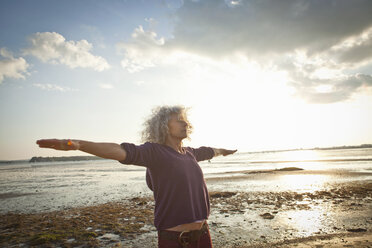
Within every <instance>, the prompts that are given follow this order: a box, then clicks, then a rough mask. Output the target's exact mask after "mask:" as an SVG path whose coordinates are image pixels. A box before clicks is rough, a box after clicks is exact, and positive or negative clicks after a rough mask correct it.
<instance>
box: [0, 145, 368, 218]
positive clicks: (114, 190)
mask: <svg viewBox="0 0 372 248" xmlns="http://www.w3.org/2000/svg"><path fill="white" fill-rule="evenodd" d="M199 164H200V166H201V168H202V170H203V173H204V177H205V179H206V182H207V186H208V189H209V191H248V192H249V191H251V192H259V191H297V192H300V191H315V190H321V189H324V188H326V187H327V185H329V184H332V183H333V184H334V183H343V182H353V181H363V180H372V148H358V149H332V150H316V149H312V150H289V151H268V152H241V153H236V154H233V155H230V156H226V157H223V156H220V157H216V158H213V159H212V160H210V161H203V162H200V163H199ZM289 167H295V168H301V169H303V170H304V171H309V172H310V173H305V174H301V175H299V174H291V173H289V174H288V173H283V174H281V173H276V174H275V175H272V174H270V173H267V172H268V171H275V170H279V169H283V168H289ZM145 171H146V169H145V168H143V167H140V166H133V165H123V164H120V163H119V162H117V161H113V160H91V161H89V160H88V161H74V162H36V163H29V162H28V161H23V162H22V161H20V162H16V163H14V162H13V163H1V164H0V214H5V213H9V212H15V213H35V212H45V211H55V210H64V209H69V208H73V207H82V206H90V205H97V204H102V203H107V202H114V201H122V200H125V199H130V198H133V197H142V196H150V195H152V191H150V189H148V187H147V185H146V182H145ZM312 172H313V173H312Z"/></svg>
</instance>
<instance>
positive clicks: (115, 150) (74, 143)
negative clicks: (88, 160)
mask: <svg viewBox="0 0 372 248" xmlns="http://www.w3.org/2000/svg"><path fill="white" fill-rule="evenodd" d="M36 144H38V145H39V147H41V148H51V149H55V150H60V151H71V150H80V151H83V152H86V153H89V154H92V155H95V156H98V157H101V158H107V159H113V160H118V161H122V160H125V158H126V156H127V153H126V151H125V150H124V149H123V148H122V147H121V146H120V145H119V144H116V143H98V142H90V141H85V140H67V139H62V140H61V139H42V140H38V141H36Z"/></svg>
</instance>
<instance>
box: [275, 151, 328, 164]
mask: <svg viewBox="0 0 372 248" xmlns="http://www.w3.org/2000/svg"><path fill="white" fill-rule="evenodd" d="M320 158H321V157H320V156H319V152H318V151H316V150H298V151H292V152H283V153H282V154H281V159H282V160H283V161H306V160H318V159H320Z"/></svg>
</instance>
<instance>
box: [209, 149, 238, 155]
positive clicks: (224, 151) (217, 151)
mask: <svg viewBox="0 0 372 248" xmlns="http://www.w3.org/2000/svg"><path fill="white" fill-rule="evenodd" d="M213 150H214V154H215V156H218V155H223V156H227V155H230V154H233V153H235V152H236V151H237V150H227V149H222V148H213Z"/></svg>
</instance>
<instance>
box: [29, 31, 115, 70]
mask: <svg viewBox="0 0 372 248" xmlns="http://www.w3.org/2000/svg"><path fill="white" fill-rule="evenodd" d="M29 40H30V42H31V47H29V48H27V49H25V50H24V53H25V54H27V55H33V56H35V57H37V58H38V59H40V60H41V61H43V62H51V63H54V64H64V65H67V66H69V67H70V68H77V67H82V68H93V69H94V70H96V71H103V70H106V69H108V68H109V67H110V66H109V64H108V63H107V61H106V60H105V59H104V58H102V57H100V56H95V55H93V54H91V53H90V50H91V49H92V47H93V46H92V44H91V43H89V42H88V41H86V40H80V41H76V42H75V41H66V39H65V38H64V37H63V36H62V35H60V34H58V33H55V32H44V33H35V34H33V35H31V36H30V37H29Z"/></svg>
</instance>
